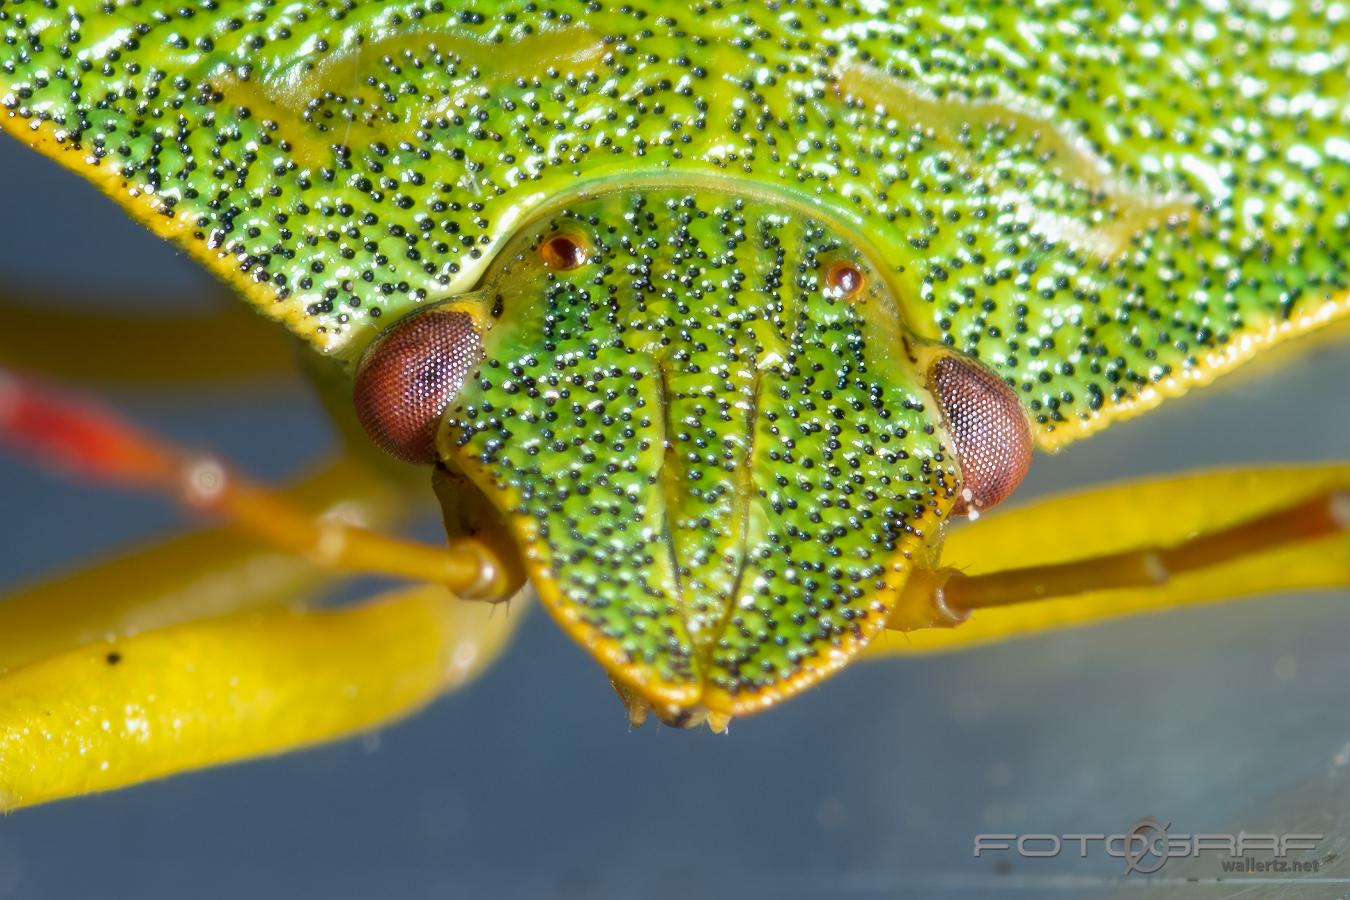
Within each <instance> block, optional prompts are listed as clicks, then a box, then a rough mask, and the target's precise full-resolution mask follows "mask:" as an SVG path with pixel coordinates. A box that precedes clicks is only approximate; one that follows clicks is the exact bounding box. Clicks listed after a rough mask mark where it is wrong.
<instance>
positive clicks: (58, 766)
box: [0, 585, 521, 811]
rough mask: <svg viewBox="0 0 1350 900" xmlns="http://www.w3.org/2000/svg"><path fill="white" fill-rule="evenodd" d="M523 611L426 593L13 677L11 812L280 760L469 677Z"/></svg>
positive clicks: (430, 588) (2, 770)
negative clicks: (218, 767)
mask: <svg viewBox="0 0 1350 900" xmlns="http://www.w3.org/2000/svg"><path fill="white" fill-rule="evenodd" d="M520 619H521V617H520V616H503V615H495V616H494V615H492V609H491V608H490V607H488V606H486V605H484V604H478V603H460V602H458V601H457V600H455V599H454V598H453V597H452V596H451V595H450V594H449V593H448V592H447V591H446V590H445V589H444V588H443V587H439V586H436V585H422V586H417V587H413V588H405V589H402V590H398V591H394V592H392V593H389V594H386V595H383V596H382V597H379V598H376V599H375V600H373V601H371V602H368V603H364V604H361V605H358V606H354V607H345V608H342V609H336V610H326V611H320V612H291V611H285V610H269V611H265V612H253V613H244V614H239V615H234V616H228V617H224V618H219V619H213V620H209V621H205V622H194V623H189V624H183V625H177V626H173V627H169V628H164V629H160V630H157V631H149V632H145V633H143V634H138V635H135V636H132V637H127V638H121V639H118V640H114V641H103V642H98V643H95V644H90V645H87V646H85V647H81V648H79V649H76V650H71V651H67V652H65V653H61V654H58V655H56V656H53V657H49V658H47V659H43V660H39V661H36V662H33V663H30V664H28V665H26V666H22V667H20V668H18V669H15V670H13V671H10V672H8V673H5V674H4V675H0V811H4V810H8V809H14V808H16V807H19V806H28V805H32V804H35V803H42V802H45V801H49V800H56V799H59V798H62V797H70V796H75V795H78V794H86V793H92V792H96V791H105V790H110V789H113V788H118V787H123V786H126V785H130V784H135V783H137V782H142V781H146V780H149V779H152V778H158V777H162V776H165V775H170V774H173V773H176V772H184V771H188V770H191V769H196V768H201V767H204V766H209V765H214V764H218V763H224V762H231V761H235V760H242V759H247V758H250V757H256V756H262V755H266V754H272V753H279V752H282V751H286V750H291V749H294V748H297V747H303V746H306V745H309V744H314V743H318V742H322V741H327V740H332V739H334V738H338V737H341V736H343V735H347V734H351V733H354V732H358V731H361V730H363V729H367V728H371V727H374V726H377V725H380V724H382V723H385V722H388V721H390V720H393V719H397V718H400V717H402V716H405V715H408V714H410V713H411V712H413V711H414V710H416V709H418V708H420V707H422V706H423V705H425V704H427V703H429V702H430V701H432V700H433V699H435V697H437V696H438V695H439V694H441V693H442V692H445V691H448V690H452V689H454V688H458V687H460V686H461V685H463V684H465V683H467V682H468V681H470V680H472V679H473V678H474V677H475V676H476V675H478V674H479V673H480V672H481V671H482V670H483V669H484V667H485V666H486V665H487V664H488V663H489V662H491V661H492V660H493V659H494V658H495V657H497V656H498V655H499V654H500V653H501V651H502V650H503V649H504V647H505V645H506V643H507V640H508V638H509V636H510V634H511V630H512V629H513V628H514V627H515V624H516V623H517V622H519V621H520Z"/></svg>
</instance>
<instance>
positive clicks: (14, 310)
mask: <svg viewBox="0 0 1350 900" xmlns="http://www.w3.org/2000/svg"><path fill="white" fill-rule="evenodd" d="M62 299H63V298H60V297H50V296H44V295H43V294H41V293H40V292H37V291H29V292H26V293H22V294H20V295H18V296H15V295H13V294H4V293H0V318H3V320H4V322H5V328H4V329H0V366H5V367H8V368H12V369H14V370H16V371H23V372H31V373H33V374H34V375H38V376H43V377H49V378H59V379H61V380H63V381H67V382H75V383H80V384H99V385H108V384H115V385H129V386H135V387H146V386H165V387H174V388H181V387H183V386H184V385H188V384H194V385H195V384H200V383H202V382H229V381H238V380H240V379H243V378H257V379H266V381H267V383H268V384H269V385H275V384H276V383H277V382H278V381H294V380H295V379H296V373H297V368H296V364H295V358H296V357H295V353H294V352H293V348H292V346H291V343H292V342H291V341H289V340H288V339H287V338H286V337H285V336H284V335H283V334H281V333H280V332H279V329H277V327H276V326H275V325H273V324H271V323H269V322H266V321H264V320H263V319H262V317H261V316H258V315H256V314H254V313H252V312H251V311H249V310H247V309H244V308H242V307H240V306H239V305H238V303H237V301H234V300H232V299H230V298H228V297H224V296H222V298H221V300H220V302H219V303H218V304H217V307H218V308H213V309H208V310H205V311H202V312H198V313H182V312H155V313H153V314H151V313H149V312H146V313H144V314H141V315H135V314H131V313H120V312H108V311H107V310H109V309H111V310H121V309H126V308H135V307H136V305H137V304H136V303H135V302H132V301H130V300H127V301H122V300H119V299H116V298H108V300H109V302H108V303H106V304H101V305H100V308H98V309H72V308H71V307H70V305H69V304H63V303H62V302H61V301H62ZM226 304H228V305H226Z"/></svg>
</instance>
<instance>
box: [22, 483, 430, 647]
mask: <svg viewBox="0 0 1350 900" xmlns="http://www.w3.org/2000/svg"><path fill="white" fill-rule="evenodd" d="M418 487H422V488H423V490H422V491H418V492H416V493H415V494H414V492H412V491H410V490H408V489H406V488H404V487H401V486H399V485H396V484H394V483H392V482H390V481H389V479H387V478H384V477H382V476H381V474H380V473H378V472H375V471H373V470H372V469H371V468H370V467H369V466H367V465H366V464H364V463H362V462H359V461H357V460H354V459H351V458H342V459H335V460H333V461H332V462H330V463H328V464H326V465H323V466H321V467H320V468H319V469H318V470H317V471H316V472H315V473H314V474H312V475H310V476H307V477H306V478H304V479H302V480H300V481H298V482H297V483H296V484H294V485H292V486H290V487H287V488H285V489H284V491H283V492H282V496H283V497H284V498H285V500H286V502H288V503H292V504H294V505H295V506H296V507H298V508H301V509H304V510H306V511H307V512H309V513H310V514H312V515H314V516H318V517H323V516H335V517H339V518H342V519H344V520H346V521H349V522H357V523H360V524H362V525H364V526H366V527H370V528H390V527H394V526H396V525H398V524H399V523H400V522H402V521H404V520H405V519H406V518H407V517H408V515H409V514H410V513H411V512H412V511H413V510H414V509H415V505H416V504H415V501H416V500H417V499H421V498H423V497H424V494H425V488H424V486H422V485H418ZM336 577H337V576H335V575H334V573H332V572H331V571H330V570H326V569H322V568H319V567H317V566H315V565H313V564H311V563H308V562H306V561H305V560H303V559H297V558H295V557H293V556H289V555H286V554H283V553H278V552H277V551H276V550H275V549H273V548H272V547H270V546H268V545H266V544H263V543H261V542H259V541H258V540H256V539H254V538H253V537H251V536H250V535H249V534H248V533H247V532H244V531H242V530H240V529H237V528H232V527H229V526H225V527H217V528H208V529H204V530H201V531H197V532H194V533H191V534H186V535H180V536H175V537H172V538H168V539H166V540H162V541H158V542H156V543H153V544H150V545H148V546H145V547H142V548H139V549H136V550H134V551H131V552H128V553H125V554H123V555H119V556H117V557H115V558H113V559H109V560H107V561H104V562H101V563H97V564H95V565H92V566H89V567H86V568H82V569H80V570H77V571H73V572H65V573H62V574H61V575H59V576H56V577H53V578H51V579H48V580H44V581H40V582H38V583H36V584H33V585H30V586H27V587H25V588H23V589H21V590H19V591H18V592H16V593H13V594H11V595H9V596H8V597H0V673H3V672H4V671H5V670H7V669H12V668H15V667H17V666H19V665H22V664H24V663H26V662H29V661H31V660H34V659H41V658H43V657H47V656H52V655H54V654H56V653H59V652H62V651H64V650H68V649H71V648H73V647H78V646H81V645H83V644H87V643H91V642H93V641H98V640H104V639H107V638H110V637H121V636H126V635H131V634H136V633H139V632H143V631H149V630H152V629H155V628H163V627H166V626H168V625H175V624H178V623H180V622H186V621H191V620H194V619H202V618H207V617H213V616H224V615H229V614H231V613H236V612H240V611H243V610H246V609H261V608H270V607H276V606H281V605H286V606H291V607H295V606H298V605H299V604H301V603H303V602H304V601H305V600H306V599H307V598H308V597H310V596H312V595H314V594H316V593H317V592H318V591H320V590H322V589H323V588H325V587H326V586H328V585H329V584H330V583H332V582H333V581H334V580H335V578H336Z"/></svg>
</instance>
